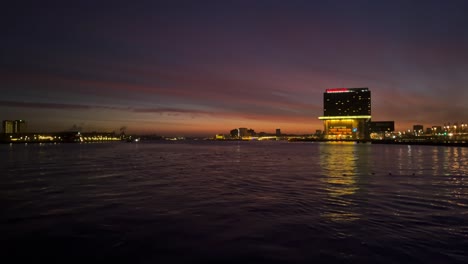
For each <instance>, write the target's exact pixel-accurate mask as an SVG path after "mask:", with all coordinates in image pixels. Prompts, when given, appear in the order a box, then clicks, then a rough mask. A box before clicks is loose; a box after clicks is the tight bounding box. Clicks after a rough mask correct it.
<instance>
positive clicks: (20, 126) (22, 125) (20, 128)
mask: <svg viewBox="0 0 468 264" xmlns="http://www.w3.org/2000/svg"><path fill="white" fill-rule="evenodd" d="M2 132H3V133H5V134H14V133H26V121H24V120H3V131H2Z"/></svg>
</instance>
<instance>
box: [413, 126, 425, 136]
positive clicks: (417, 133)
mask: <svg viewBox="0 0 468 264" xmlns="http://www.w3.org/2000/svg"><path fill="white" fill-rule="evenodd" d="M413 134H414V135H415V136H421V135H423V134H424V127H423V125H414V126H413Z"/></svg>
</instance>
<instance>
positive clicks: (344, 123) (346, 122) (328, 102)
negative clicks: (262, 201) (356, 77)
mask: <svg viewBox="0 0 468 264" xmlns="http://www.w3.org/2000/svg"><path fill="white" fill-rule="evenodd" d="M319 119H320V120H323V123H324V128H325V129H324V135H325V138H326V139H337V140H338V139H348V140H363V139H368V138H369V128H368V125H369V122H370V119H371V92H370V90H369V89H368V88H334V89H327V90H326V91H325V93H324V94H323V116H321V117H319Z"/></svg>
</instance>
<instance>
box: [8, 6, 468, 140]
mask: <svg viewBox="0 0 468 264" xmlns="http://www.w3.org/2000/svg"><path fill="white" fill-rule="evenodd" d="M467 7H468V3H465V2H463V1H450V2H449V3H447V2H443V1H425V2H424V3H423V4H418V3H407V2H405V1H385V2H379V3H374V2H372V1H353V2H352V3H351V2H348V1H329V2H327V3H315V2H313V1H293V2H288V3H286V2H283V1H236V2H235V3H227V2H218V1H197V2H190V1H187V2H184V1H182V2H171V3H169V2H154V1H141V2H139V3H138V4H130V3H125V2H118V1H117V2H116V1H113V2H105V1H103V2H99V3H94V2H78V3H62V2H48V1H45V2H41V3H36V2H31V3H30V4H28V5H24V4H14V3H9V4H8V5H6V7H5V11H6V15H5V16H2V18H1V20H2V25H1V27H2V32H5V33H4V38H3V39H4V41H2V42H1V43H0V46H1V47H2V49H1V50H2V61H1V62H0V82H1V83H0V84H1V85H0V92H1V93H2V97H1V99H0V119H2V120H16V119H25V120H27V121H28V130H31V131H63V130H68V129H70V128H72V127H77V128H82V129H83V130H84V131H119V129H120V128H121V127H127V130H128V131H129V132H130V133H156V134H161V135H165V134H167V135H213V134H216V133H224V132H227V130H228V129H229V128H232V127H251V128H255V130H257V131H265V132H274V131H275V129H276V128H281V130H282V131H284V132H285V133H291V134H310V133H314V131H315V130H316V129H323V123H322V121H320V120H318V119H317V117H318V116H320V115H322V112H323V104H322V103H323V102H322V100H323V91H325V90H326V89H330V88H340V87H369V88H370V89H371V90H372V119H373V120H394V121H395V130H406V129H410V128H412V127H413V125H415V124H421V125H423V126H424V127H425V128H426V127H431V126H435V125H444V123H445V122H451V123H452V124H453V123H455V122H459V123H466V121H467V119H468V118H467V113H468V107H467V106H466V102H467V101H468V93H467V89H466V88H465V87H464V86H465V85H466V83H468V76H466V74H465V72H466V71H467V70H468V69H467V68H468V65H467V64H466V61H467V59H468V50H466V48H465V47H466V46H468V32H467V31H466V30H465V28H466V27H467V26H468V18H467V17H466V16H465V15H464V10H466V8H467Z"/></svg>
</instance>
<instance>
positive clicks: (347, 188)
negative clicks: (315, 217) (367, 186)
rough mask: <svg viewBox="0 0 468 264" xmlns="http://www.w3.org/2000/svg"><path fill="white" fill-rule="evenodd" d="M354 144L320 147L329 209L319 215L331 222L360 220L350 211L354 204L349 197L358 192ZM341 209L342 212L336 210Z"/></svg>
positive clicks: (358, 216) (358, 215)
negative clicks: (330, 204) (329, 204)
mask: <svg viewBox="0 0 468 264" xmlns="http://www.w3.org/2000/svg"><path fill="white" fill-rule="evenodd" d="M357 150H358V147H357V146H356V144H344V145H331V144H330V145H328V144H324V145H321V152H320V165H321V168H322V171H323V173H324V177H323V179H321V180H322V181H323V182H324V183H325V186H326V187H325V190H326V191H327V192H328V195H329V199H327V201H326V202H327V203H332V204H333V205H332V206H331V208H326V209H328V210H327V211H326V212H324V213H322V214H321V215H322V216H323V217H324V218H326V219H329V220H332V221H339V222H343V221H345V222H347V221H355V220H358V219H359V218H360V214H358V213H355V212H353V211H352V209H353V204H354V202H353V201H352V199H351V196H352V195H353V194H355V193H356V191H357V190H359V187H358V186H357V184H356V166H357V165H356V161H357V159H358V158H359V157H358V153H357ZM337 207H338V208H343V210H337Z"/></svg>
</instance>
